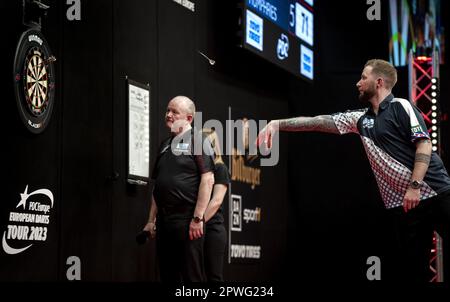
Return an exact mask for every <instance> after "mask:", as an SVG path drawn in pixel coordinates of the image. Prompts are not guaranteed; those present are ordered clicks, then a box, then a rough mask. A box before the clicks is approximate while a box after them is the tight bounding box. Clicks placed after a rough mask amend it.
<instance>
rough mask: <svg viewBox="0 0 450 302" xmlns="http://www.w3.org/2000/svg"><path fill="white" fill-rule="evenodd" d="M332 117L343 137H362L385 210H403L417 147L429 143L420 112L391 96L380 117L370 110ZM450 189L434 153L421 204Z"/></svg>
mask: <svg viewBox="0 0 450 302" xmlns="http://www.w3.org/2000/svg"><path fill="white" fill-rule="evenodd" d="M332 117H333V120H334V123H335V124H336V127H337V129H338V130H339V132H340V134H346V133H357V134H359V135H360V137H361V140H362V143H363V145H364V148H365V150H366V153H367V157H368V158H369V162H370V165H371V167H372V170H373V172H374V174H375V178H376V180H377V183H378V188H379V190H380V193H381V197H382V199H383V201H384V205H385V207H386V208H387V209H390V208H394V207H398V206H401V205H402V204H403V197H404V196H405V193H406V190H407V188H408V186H409V183H410V181H411V175H412V170H413V169H414V160H415V154H416V145H415V143H416V141H417V140H420V139H429V134H428V130H427V128H426V125H425V122H424V120H423V117H422V115H421V113H420V111H419V110H418V109H417V108H416V107H415V106H413V105H412V104H411V103H410V102H409V101H408V100H405V99H400V98H394V96H393V95H392V94H391V95H389V96H387V97H386V99H384V100H383V102H381V103H380V107H379V111H378V114H375V113H374V112H373V111H372V109H371V108H368V109H367V108H366V109H361V110H350V111H347V112H344V113H335V114H333V115H332ZM449 189H450V177H449V176H448V173H447V171H446V169H445V167H444V164H443V163H442V160H441V159H440V157H439V155H437V154H436V153H435V152H433V153H432V155H431V161H430V165H429V167H428V170H427V173H426V175H425V177H424V180H423V186H422V187H421V189H420V195H421V200H424V199H427V198H430V197H433V196H435V195H437V194H439V193H442V192H444V191H446V190H449Z"/></svg>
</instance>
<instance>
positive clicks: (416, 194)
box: [403, 188, 420, 212]
mask: <svg viewBox="0 0 450 302" xmlns="http://www.w3.org/2000/svg"><path fill="white" fill-rule="evenodd" d="M419 202H420V189H413V188H408V189H407V190H406V194H405V197H403V210H404V211H405V212H408V211H409V210H412V209H414V208H415V207H417V206H418V205H419Z"/></svg>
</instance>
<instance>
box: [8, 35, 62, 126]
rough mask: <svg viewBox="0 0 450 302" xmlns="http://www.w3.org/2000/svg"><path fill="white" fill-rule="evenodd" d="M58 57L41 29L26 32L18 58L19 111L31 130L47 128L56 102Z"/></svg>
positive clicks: (21, 41)
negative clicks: (54, 64) (56, 63)
mask: <svg viewBox="0 0 450 302" xmlns="http://www.w3.org/2000/svg"><path fill="white" fill-rule="evenodd" d="M53 61H54V57H53V56H52V54H51V51H50V47H49V46H48V44H47V42H46V40H45V38H44V36H43V35H42V33H41V32H40V31H39V30H36V29H30V30H27V31H26V32H24V33H23V34H22V36H21V38H20V40H19V43H18V45H17V50H16V56H15V59H14V82H15V93H16V101H17V106H18V108H19V114H20V117H21V119H22V121H23V122H24V124H25V126H26V127H27V129H28V130H30V131H31V132H33V133H40V132H42V131H44V129H45V127H46V126H47V124H48V122H49V120H50V117H51V113H52V109H53V102H54V94H55V80H54V67H53Z"/></svg>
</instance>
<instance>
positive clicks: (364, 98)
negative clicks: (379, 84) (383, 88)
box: [358, 83, 377, 105]
mask: <svg viewBox="0 0 450 302" xmlns="http://www.w3.org/2000/svg"><path fill="white" fill-rule="evenodd" d="M376 93H377V90H376V86H375V83H373V85H371V86H370V87H368V88H367V89H366V90H364V91H362V92H360V93H359V96H358V98H359V100H360V101H361V103H363V104H364V105H368V104H369V103H370V102H369V101H370V99H372V98H373V97H374V96H375V94H376Z"/></svg>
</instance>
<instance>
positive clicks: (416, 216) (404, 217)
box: [389, 190, 450, 283]
mask: <svg viewBox="0 0 450 302" xmlns="http://www.w3.org/2000/svg"><path fill="white" fill-rule="evenodd" d="M389 212H390V214H391V215H392V217H393V218H394V220H393V221H394V226H395V229H396V239H397V250H396V251H397V253H396V255H395V259H396V263H397V266H396V269H395V270H394V273H393V274H394V275H393V276H394V279H396V281H397V282H403V281H405V282H429V281H430V280H431V277H432V275H433V274H432V272H431V270H430V260H431V248H432V246H433V241H432V240H433V231H437V232H438V233H439V235H440V236H441V237H442V241H443V252H444V260H443V261H444V267H445V269H444V282H446V283H447V282H450V257H449V256H450V253H449V252H450V251H449V246H450V242H449V240H450V236H449V232H450V190H449V191H446V192H443V193H441V194H439V195H437V196H435V197H432V198H430V199H427V200H424V201H421V202H420V203H419V205H418V206H417V207H416V208H414V209H413V210H410V211H408V212H407V213H405V212H404V210H403V208H402V207H397V208H394V209H390V210H389Z"/></svg>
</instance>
